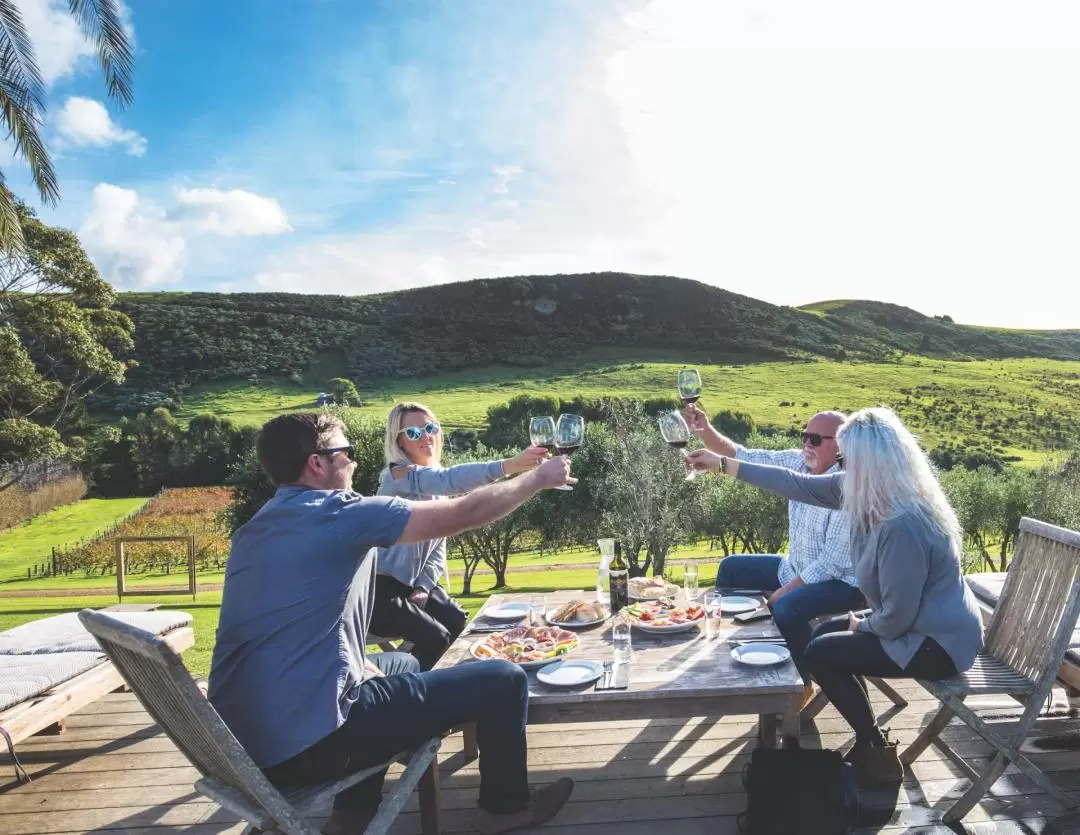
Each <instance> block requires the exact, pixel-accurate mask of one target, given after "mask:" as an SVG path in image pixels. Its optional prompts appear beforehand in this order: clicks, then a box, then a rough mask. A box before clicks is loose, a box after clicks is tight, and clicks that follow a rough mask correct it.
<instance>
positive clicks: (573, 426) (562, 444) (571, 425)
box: [555, 415, 585, 490]
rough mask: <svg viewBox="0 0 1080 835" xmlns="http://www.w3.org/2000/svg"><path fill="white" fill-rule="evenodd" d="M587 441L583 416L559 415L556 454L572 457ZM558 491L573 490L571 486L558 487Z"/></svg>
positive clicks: (556, 432) (556, 427)
mask: <svg viewBox="0 0 1080 835" xmlns="http://www.w3.org/2000/svg"><path fill="white" fill-rule="evenodd" d="M584 439H585V418H583V417H582V416H581V415H559V422H558V423H556V424H555V453H556V454H557V455H567V456H569V455H572V454H573V453H575V452H577V449H578V447H580V446H581V442H582V441H583V440H584ZM555 489H556V490H573V489H574V488H573V487H571V486H570V485H569V484H564V485H562V486H560V487H556V488H555Z"/></svg>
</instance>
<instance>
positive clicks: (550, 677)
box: [536, 661, 604, 687]
mask: <svg viewBox="0 0 1080 835" xmlns="http://www.w3.org/2000/svg"><path fill="white" fill-rule="evenodd" d="M603 674H604V669H603V667H601V666H600V665H599V664H597V663H596V662H595V661H560V662H559V663H558V664H552V665H550V666H548V667H545V668H544V669H542V670H541V671H540V672H538V673H537V674H536V679H537V681H542V682H543V683H544V684H550V685H551V686H552V687H579V686H580V685H582V684H588V683H589V682H591V681H596V680H597V679H598V678H600V676H602V675H603Z"/></svg>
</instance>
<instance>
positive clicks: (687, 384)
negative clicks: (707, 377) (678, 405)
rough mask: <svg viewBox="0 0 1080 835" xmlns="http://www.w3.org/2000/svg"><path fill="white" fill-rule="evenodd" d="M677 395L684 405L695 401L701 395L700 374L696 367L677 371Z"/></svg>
mask: <svg viewBox="0 0 1080 835" xmlns="http://www.w3.org/2000/svg"><path fill="white" fill-rule="evenodd" d="M679 397H681V398H682V402H683V405H684V406H689V405H690V404H691V403H697V402H698V399H699V398H700V397H701V374H699V373H698V370H697V369H696V368H684V369H683V370H682V371H680V372H679Z"/></svg>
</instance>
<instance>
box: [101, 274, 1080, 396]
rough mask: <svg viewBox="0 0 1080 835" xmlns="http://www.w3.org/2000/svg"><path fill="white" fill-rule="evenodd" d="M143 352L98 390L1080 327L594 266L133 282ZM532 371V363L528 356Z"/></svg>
mask: <svg viewBox="0 0 1080 835" xmlns="http://www.w3.org/2000/svg"><path fill="white" fill-rule="evenodd" d="M119 307H120V308H121V309H122V310H123V311H124V312H126V313H127V314H128V315H130V316H131V317H132V318H133V319H134V321H135V323H136V334H135V342H136V352H135V358H136V359H137V361H138V363H139V366H138V368H136V369H135V370H134V371H133V372H132V373H131V374H130V377H129V380H128V382H127V383H126V384H125V385H124V386H123V387H121V388H118V389H114V390H113V391H109V392H104V393H103V394H102V395H101V396H99V398H98V400H97V401H96V404H95V405H96V408H97V409H99V410H103V411H110V410H111V411H122V412H129V413H130V412H133V411H138V410H142V409H147V408H152V407H154V406H157V405H168V406H171V407H173V408H176V407H181V406H183V404H184V401H185V398H186V395H187V394H188V392H189V390H190V389H191V388H192V387H193V386H195V387H197V388H205V386H207V385H208V384H213V383H215V381H216V382H218V383H224V382H226V381H234V382H237V381H239V382H250V383H252V384H254V385H261V384H262V383H263V381H264V380H266V378H270V380H273V381H286V382H287V381H289V380H291V381H292V382H293V383H301V382H303V383H305V384H306V385H307V386H309V387H310V385H319V384H320V383H323V384H324V383H325V380H326V378H327V377H330V376H335V375H341V376H348V377H350V378H352V379H353V380H354V381H355V382H357V384H358V385H360V386H361V388H362V389H363V388H367V389H369V390H370V389H371V388H373V387H381V386H382V385H385V383H386V382H387V381H388V380H392V379H397V380H400V379H401V378H402V377H407V378H430V377H435V376H438V375H441V374H444V373H447V372H465V371H468V370H479V369H484V368H489V367H493V366H503V367H505V366H511V367H515V368H518V369H521V370H522V374H523V376H529V377H536V376H540V375H542V374H543V372H544V369H545V368H554V367H556V366H558V367H562V368H565V367H566V365H567V364H568V363H569V364H571V365H572V364H574V362H575V361H576V360H581V361H585V360H586V359H595V358H597V357H607V358H609V361H620V360H621V361H627V360H631V359H659V358H660V355H663V357H665V358H668V359H672V360H675V359H678V360H682V361H694V362H700V363H704V364H727V363H733V364H739V363H745V362H748V361H761V360H772V361H776V360H784V359H811V358H822V359H832V360H841V361H844V360H860V361H866V362H896V361H898V360H900V359H901V358H903V357H904V356H905V355H921V356H925V357H928V358H934V359H939V360H969V359H982V360H987V359H1002V358H1045V359H1056V360H1080V331H1058V332H1031V331H1009V330H995V329H987V328H977V327H970V326H965V325H958V324H955V323H954V322H952V321H951V320H950V319H949V318H948V317H947V316H942V317H930V316H925V315H923V314H920V313H918V312H916V311H914V310H910V309H907V308H903V307H898V306H895V305H888V304H881V303H876V302H864V301H834V302H824V303H821V304H817V305H811V306H808V307H806V308H803V309H795V308H788V307H778V306H775V305H770V304H767V303H765V302H761V301H757V300H755V299H752V298H749V297H746V296H740V295H737V294H735V293H729V292H727V291H725V290H721V289H718V288H715V287H712V286H710V285H706V284H702V283H700V282H696V281H689V280H686V279H678V278H669V277H652V276H634V275H626V274H620V273H598V274H591V275H573V276H531V277H517V278H500V279H485V280H477V281H468V282H461V283H457V284H447V285H440V286H437V287H428V288H422V289H417V290H407V291H402V292H398V293H391V294H384V295H374V296H362V297H349V296H314V295H294V294H282V293H252V294H217V293H141V294H140V293H124V294H121V295H120V299H119ZM526 369H528V373H527V374H525V370H526Z"/></svg>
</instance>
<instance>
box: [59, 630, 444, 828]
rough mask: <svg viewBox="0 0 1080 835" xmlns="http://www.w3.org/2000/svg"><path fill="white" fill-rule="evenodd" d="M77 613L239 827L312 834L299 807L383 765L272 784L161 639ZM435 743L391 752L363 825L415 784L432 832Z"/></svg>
mask: <svg viewBox="0 0 1080 835" xmlns="http://www.w3.org/2000/svg"><path fill="white" fill-rule="evenodd" d="M79 619H80V620H81V621H82V622H83V625H84V626H86V628H87V629H88V630H89V631H90V633H91V634H92V635H93V636H94V637H95V638H97V640H98V642H99V643H100V644H101V647H102V649H103V650H105V653H106V654H107V655H108V656H109V658H110V659H111V660H112V662H113V664H115V665H116V667H117V669H119V670H120V672H121V674H122V675H123V676H124V679H125V680H126V681H127V683H128V685H129V686H130V687H131V689H132V690H133V691H134V692H135V695H136V696H138V698H139V701H140V702H142V704H143V706H144V707H145V708H146V710H147V712H148V713H149V714H150V715H151V716H153V717H154V720H155V721H156V722H157V723H158V725H160V726H161V728H162V729H163V730H164V731H165V733H166V734H167V735H168V737H169V739H171V740H172V741H173V743H174V744H175V745H176V747H177V748H179V749H180V751H181V752H182V753H183V754H184V756H186V757H187V758H188V760H190V761H191V764H192V765H194V766H195V768H197V769H198V770H199V773H200V774H202V777H201V778H200V779H199V780H197V781H196V782H195V789H196V790H197V791H198V792H200V793H201V794H203V795H205V796H207V797H209V798H211V799H212V800H214V801H216V802H217V803H219V804H220V805H221V806H222V807H224V808H226V809H228V810H229V811H230V812H233V813H235V814H237V815H239V816H240V817H241V818H242V819H243V820H245V821H247V822H248V824H249V826H248V828H247V829H245V830H244V831H245V833H249V832H253V831H255V832H257V831H259V830H264V831H274V832H284V833H286V834H287V835H318V833H319V830H318V828H317V827H316V826H315V825H314V824H312V823H310V822H309V821H308V820H306V819H305V815H306V814H308V813H310V812H313V811H315V810H317V809H318V808H319V807H321V806H324V805H325V804H327V803H328V802H329V801H330V800H332V799H333V798H334V797H335V796H336V795H337V794H339V793H341V792H342V791H344V790H345V789H347V788H349V787H350V786H353V785H355V784H356V783H358V782H360V781H361V780H363V779H365V778H366V777H370V776H372V775H373V774H376V773H377V772H378V771H380V770H381V769H383V768H386V766H387V765H389V763H383V764H382V765H379V766H375V767H374V768H368V769H364V770H363V771H358V772H356V773H354V774H350V775H349V776H348V777H345V778H343V779H340V780H333V781H330V782H327V783H321V784H317V785H310V786H288V787H283V788H279V787H276V786H274V785H273V784H272V783H271V782H270V781H269V780H268V779H267V778H266V776H265V775H264V774H263V773H262V771H261V770H260V769H259V768H258V767H257V766H256V765H255V763H254V762H252V760H251V757H249V756H248V754H247V752H246V751H244V749H243V747H242V746H241V745H240V743H239V742H238V741H237V739H236V737H234V736H233V735H232V732H231V731H230V730H229V729H228V727H226V725H225V723H224V722H223V721H222V719H221V717H220V716H219V715H218V712H217V711H216V710H214V708H213V706H211V704H210V703H209V702H208V701H207V700H206V699H205V698H204V697H203V695H202V693H201V692H200V691H199V689H198V688H197V687H196V684H195V681H194V680H193V679H192V678H191V675H190V673H188V671H187V668H186V667H185V666H184V663H183V661H181V660H180V656H179V655H177V654H176V653H175V652H174V651H173V650H172V648H171V647H169V645H168V644H167V643H166V642H165V641H164V640H162V639H161V638H159V637H158V636H157V635H154V634H153V633H150V632H147V631H145V630H143V629H138V628H137V627H133V626H130V625H128V624H126V623H124V622H123V621H120V620H117V619H116V618H113V617H109V615H107V614H104V613H102V612H95V611H93V610H91V609H84V610H83V611H81V612H80V613H79ZM439 746H440V740H439V739H429V740H427V741H426V742H424V743H423V744H421V745H420V746H419V747H418V748H417V749H415V750H413V751H403V752H402V753H400V754H398V755H397V756H396V757H394V759H393V760H392V761H396V762H401V763H404V765H405V771H404V772H403V773H402V774H401V776H400V777H399V778H398V781H397V784H396V785H395V786H394V788H393V790H392V791H391V792H390V793H389V794H388V795H386V796H385V797H384V798H383V800H382V803H381V804H380V805H379V811H378V813H377V814H376V816H375V819H374V820H373V821H372V822H371V824H370V825H369V826H368V828H367V829H366V830H365V831H366V832H367V833H370V834H371V835H383V833H385V832H386V831H387V830H388V829H389V828H390V826H391V824H393V822H394V819H395V818H396V817H397V816H398V814H399V813H400V812H401V809H402V807H404V805H405V802H406V801H407V800H408V798H409V795H410V794H412V791H413V789H414V788H416V787H417V785H419V787H420V825H421V828H422V830H423V832H424V834H425V835H438V831H439V823H438V798H439V791H438V790H439V784H438V772H437V770H436V769H437V761H436V754H437V753H438V750H439Z"/></svg>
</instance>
